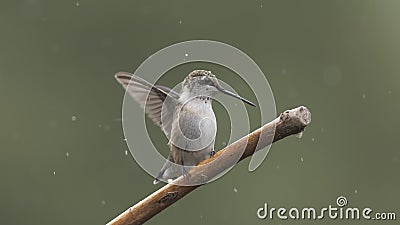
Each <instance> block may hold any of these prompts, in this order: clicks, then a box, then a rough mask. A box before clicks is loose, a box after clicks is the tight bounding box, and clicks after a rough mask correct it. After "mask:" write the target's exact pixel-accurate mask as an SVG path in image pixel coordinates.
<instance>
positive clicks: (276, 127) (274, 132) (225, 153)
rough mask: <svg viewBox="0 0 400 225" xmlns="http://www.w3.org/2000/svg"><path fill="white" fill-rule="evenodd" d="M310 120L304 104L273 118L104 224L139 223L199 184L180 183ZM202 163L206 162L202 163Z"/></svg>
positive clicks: (211, 172) (217, 169)
mask: <svg viewBox="0 0 400 225" xmlns="http://www.w3.org/2000/svg"><path fill="white" fill-rule="evenodd" d="M310 122H311V113H310V111H309V110H308V109H307V108H306V107H304V106H300V107H297V108H295V109H291V110H287V111H285V112H283V113H281V115H280V116H279V117H278V118H276V119H275V120H273V121H271V122H269V123H268V124H265V125H264V126H262V127H261V128H259V129H257V130H255V131H254V132H252V133H250V134H248V135H246V136H245V137H243V138H241V139H239V140H238V141H236V142H234V143H232V144H231V145H229V146H227V147H225V148H224V149H222V150H220V151H218V152H217V153H216V154H215V156H214V157H212V158H210V159H207V160H204V161H203V162H201V163H200V164H199V165H198V166H196V167H195V168H193V169H192V170H190V171H189V174H190V177H189V178H183V177H179V178H177V179H176V180H175V181H174V184H167V185H165V186H164V187H162V188H160V189H159V190H157V191H155V192H154V193H153V194H151V195H149V196H148V197H146V198H145V199H143V200H142V201H140V202H138V203H137V204H136V205H134V206H132V207H130V208H129V209H127V210H126V211H124V212H123V213H121V214H120V215H119V216H117V217H116V218H114V219H113V220H112V221H110V222H109V223H108V224H109V225H128V224H129V225H132V224H143V223H144V222H146V221H147V220H149V219H150V218H152V217H153V216H155V215H156V214H158V213H159V212H161V211H162V210H163V209H165V208H167V207H168V206H170V205H172V204H173V203H174V202H176V201H178V200H179V199H181V198H182V197H184V196H185V195H187V194H188V193H190V192H192V191H193V190H195V189H196V188H198V187H199V186H201V185H197V186H181V185H182V184H185V182H195V183H200V182H197V181H201V179H202V180H204V179H207V180H209V179H212V178H213V177H215V176H216V175H218V174H219V173H221V172H222V171H224V170H226V169H229V168H231V167H232V165H234V164H235V163H237V162H238V159H239V161H241V160H243V159H244V158H246V157H249V156H251V155H253V154H254V152H255V151H257V150H259V149H262V148H264V147H266V146H268V145H270V144H272V143H273V142H276V141H279V140H281V139H282V138H285V137H287V136H290V135H293V134H301V132H303V130H304V128H305V127H306V126H307V125H308V124H310ZM243 149H244V151H243ZM205 164H207V165H206V166H204V165H205ZM188 180H189V181H188Z"/></svg>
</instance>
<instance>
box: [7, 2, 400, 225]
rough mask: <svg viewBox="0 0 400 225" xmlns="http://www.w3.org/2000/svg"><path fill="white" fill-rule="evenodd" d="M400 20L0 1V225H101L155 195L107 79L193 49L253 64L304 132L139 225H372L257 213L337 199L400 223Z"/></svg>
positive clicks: (355, 14) (346, 6) (383, 5)
mask: <svg viewBox="0 0 400 225" xmlns="http://www.w3.org/2000/svg"><path fill="white" fill-rule="evenodd" d="M399 11H400V1H394V0H393V1H389V0H387V1H349V0H341V1H318V0H315V1H259V0H257V1H207V0H203V1H144V0H137V1H136V0H135V1H133V0H131V1H128V0H121V1H94V0H90V1H89V0H82V1H51V0H47V1H44V0H25V1H19V0H13V1H7V0H2V1H1V3H0V24H1V26H0V28H1V31H0V32H1V41H0V100H1V103H2V104H1V105H2V107H1V117H0V121H1V131H0V132H1V134H0V143H1V156H0V182H1V184H0V191H1V192H0V202H1V206H0V207H1V208H0V219H1V221H2V222H1V223H2V224H8V225H14V224H32V225H33V224H104V223H106V222H108V221H109V220H111V219H112V218H114V217H115V216H117V215H118V214H119V213H120V212H122V211H124V210H125V209H126V208H128V207H129V206H130V205H133V204H134V203H136V202H138V201H139V200H141V199H142V198H144V197H146V196H147V195H148V194H150V193H152V192H153V191H155V190H156V189H158V188H159V187H160V185H158V186H154V185H153V184H152V180H153V178H152V177H150V176H149V175H147V174H146V173H145V172H144V171H143V170H142V169H141V168H140V167H139V166H138V165H137V163H136V162H135V161H134V160H133V158H132V157H131V156H130V155H125V150H126V149H127V147H126V145H125V143H124V141H123V139H124V135H123V131H122V125H121V120H120V119H121V106H122V99H123V94H124V92H123V90H122V88H121V86H120V85H119V84H117V82H116V81H115V80H114V77H113V75H114V73H115V72H117V71H121V70H122V71H134V70H135V69H136V67H137V66H138V65H140V63H141V62H142V61H143V60H145V59H146V58H147V57H148V56H150V55H152V54H153V53H154V52H156V51H158V50H160V49H161V48H164V47H166V46H168V45H171V44H173V43H177V42H181V41H185V40H192V39H211V40H217V41H221V42H225V43H228V44H230V45H233V46H235V47H237V48H239V49H241V50H242V51H244V52H245V53H247V54H248V55H249V56H250V57H252V58H253V59H254V60H255V62H256V63H257V64H258V65H259V66H260V67H261V69H262V70H263V72H264V73H265V74H266V76H267V79H268V80H269V82H270V85H271V87H272V90H273V92H274V96H275V100H276V106H277V112H278V113H280V112H282V111H284V110H286V109H289V108H293V107H296V106H298V105H305V106H307V107H308V108H309V109H310V110H311V112H312V123H311V125H310V126H309V127H308V128H307V129H306V132H305V133H304V136H303V138H302V139H296V138H295V137H289V138H286V139H284V140H282V141H280V142H279V143H276V144H274V145H273V146H272V148H271V150H270V153H269V155H268V157H267V159H266V160H265V161H264V162H263V164H262V166H261V167H259V168H258V169H257V170H256V171H255V172H252V173H249V172H248V171H247V166H248V163H249V160H245V161H244V162H242V163H240V164H239V165H238V166H236V167H235V168H234V169H233V170H232V171H230V172H229V173H228V174H227V175H226V176H224V177H223V178H221V179H219V180H218V181H216V182H214V183H211V184H209V185H207V186H205V187H202V188H199V189H198V190H196V191H195V192H193V193H191V194H190V195H188V196H187V197H185V198H184V199H182V200H181V201H179V202H177V203H176V204H174V205H173V206H172V207H170V208H168V209H166V210H165V211H163V212H162V213H160V214H159V215H157V216H156V217H154V218H153V219H152V220H150V221H149V222H148V224H172V223H174V224H192V225H194V224H245V223H246V224H291V223H296V224H310V223H318V224H338V223H339V224H342V223H348V224H364V223H366V224H373V223H375V222H376V221H365V220H363V221H346V220H343V221H339V220H336V221H335V220H330V219H328V218H326V219H324V220H320V221H309V220H303V221H301V220H300V221H292V220H287V221H284V220H278V219H277V218H276V219H274V220H268V219H267V220H259V219H258V218H257V216H256V211H257V209H258V208H259V207H261V206H262V205H263V204H264V203H265V202H267V203H268V204H270V205H271V206H273V207H281V206H283V207H287V208H290V207H293V206H296V207H299V208H301V207H309V206H314V207H317V208H318V207H326V206H328V205H329V204H331V205H335V201H336V198H337V197H338V196H340V195H343V196H346V197H347V199H348V201H349V205H350V206H355V207H360V208H362V207H371V208H372V209H373V210H374V211H386V212H388V211H393V212H396V213H397V217H398V216H399V214H400V211H399V207H398V205H399V204H398V202H399V200H400V194H399V190H400V189H399V188H400V179H399V171H400V162H399V159H400V154H399V147H398V146H397V141H398V127H399V125H400V123H399V119H398V115H399V114H400V105H399V97H400V61H399V60H400V42H399V40H400V26H399V23H400V13H399ZM193 67H194V66H193ZM211 67H212V66H210V68H211ZM177 69H178V70H179V68H177ZM192 69H196V68H191V66H190V65H185V66H184V67H182V68H181V70H180V71H184V72H185V73H187V72H188V71H190V70H192ZM217 70H221V71H223V69H221V68H219V69H218V68H217ZM171 72H172V71H171ZM216 74H218V73H216ZM185 75H186V74H182V76H185ZM165 81H168V78H167V77H165ZM228 82H229V81H228ZM242 95H244V96H251V95H250V93H242ZM221 115H223V112H220V110H219V111H218V113H217V118H222V117H223V116H221ZM221 121H222V120H221V119H220V120H219V122H221ZM150 131H151V132H152V133H156V132H159V133H158V134H157V133H156V134H155V135H160V133H161V132H160V131H159V130H158V128H156V127H153V128H151V129H150ZM163 141H164V140H163ZM160 143H161V144H160ZM160 143H158V144H159V145H160V146H163V142H160ZM217 146H222V145H221V144H220V143H217ZM164 147H165V145H164ZM162 151H164V153H165V150H162ZM396 222H397V223H398V219H397V221H386V222H385V221H379V222H376V224H397V223H396Z"/></svg>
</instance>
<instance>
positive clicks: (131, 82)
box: [115, 70, 255, 184]
mask: <svg viewBox="0 0 400 225" xmlns="http://www.w3.org/2000/svg"><path fill="white" fill-rule="evenodd" d="M115 78H116V79H117V81H118V82H119V83H120V84H121V85H122V86H123V87H124V88H125V89H126V91H127V92H128V93H129V95H130V96H131V97H133V99H134V100H136V101H137V102H138V103H139V104H140V106H141V107H142V108H144V109H145V112H146V114H147V116H148V117H149V118H150V119H151V120H153V122H154V123H155V124H156V125H158V126H159V127H161V129H162V131H163V132H164V134H165V135H166V136H167V137H168V140H169V142H168V145H169V148H170V152H169V156H168V159H167V160H166V162H165V164H164V166H163V167H162V168H161V170H160V172H159V173H158V175H157V177H156V178H155V180H154V182H153V183H154V184H156V183H158V182H159V181H160V180H162V181H167V182H171V181H172V180H174V179H176V178H177V177H180V176H181V175H183V176H188V170H187V169H186V168H190V167H193V166H196V165H197V164H198V163H199V162H201V161H203V160H205V159H208V158H210V157H212V156H213V155H214V154H215V151H214V143H215V136H216V132H217V125H216V124H217V123H216V117H215V114H214V111H213V108H212V104H211V103H212V97H213V96H214V95H216V94H218V93H223V94H226V95H229V96H232V97H234V98H237V99H239V100H241V101H243V102H245V103H247V104H249V105H251V106H255V104H254V103H252V102H250V101H249V100H247V99H245V98H243V97H241V96H239V95H237V94H235V93H233V92H230V91H228V90H226V89H225V88H223V87H222V86H221V85H220V83H219V82H218V79H217V78H216V76H215V75H214V74H213V73H212V72H211V71H207V70H194V71H192V72H190V73H189V75H188V76H187V77H186V78H185V79H184V80H183V82H182V88H181V91H180V92H179V93H178V92H176V91H174V90H172V89H171V88H168V87H165V86H160V85H153V84H151V83H149V82H147V81H146V80H144V79H142V78H140V77H138V76H136V75H134V74H131V73H128V72H118V73H116V74H115Z"/></svg>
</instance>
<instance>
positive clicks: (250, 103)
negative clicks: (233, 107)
mask: <svg viewBox="0 0 400 225" xmlns="http://www.w3.org/2000/svg"><path fill="white" fill-rule="evenodd" d="M218 86H219V85H218ZM217 89H218V90H219V91H220V92H222V93H224V94H226V95H229V96H232V97H234V98H237V99H239V100H242V101H243V102H245V103H247V104H249V105H251V106H254V107H256V105H255V104H254V103H252V102H251V101H249V100H247V99H245V98H242V97H240V96H239V95H237V94H235V93H232V92H230V91H228V90H226V89H224V88H222V87H221V86H219V87H217Z"/></svg>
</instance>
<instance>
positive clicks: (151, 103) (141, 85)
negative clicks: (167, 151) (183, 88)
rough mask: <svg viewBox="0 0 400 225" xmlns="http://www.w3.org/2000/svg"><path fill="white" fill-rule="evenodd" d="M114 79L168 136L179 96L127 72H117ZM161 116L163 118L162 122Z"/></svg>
mask: <svg viewBox="0 0 400 225" xmlns="http://www.w3.org/2000/svg"><path fill="white" fill-rule="evenodd" d="M115 78H116V79H117V81H118V82H119V83H120V84H121V85H122V86H123V87H124V88H125V89H126V91H127V92H128V93H129V95H130V96H132V97H133V99H135V100H136V101H137V102H138V103H139V104H140V106H142V107H143V108H144V109H145V111H146V114H147V115H148V117H149V118H150V119H152V120H153V121H154V123H155V124H156V125H158V126H160V127H161V129H162V130H163V131H164V133H165V134H166V135H167V136H169V134H170V132H171V127H172V117H173V112H174V109H175V104H176V101H177V100H178V99H179V94H178V93H177V92H175V91H174V90H172V89H170V88H168V87H164V86H159V85H152V84H151V83H149V82H147V81H145V80H144V79H142V78H140V77H138V76H136V75H133V74H130V73H127V72H118V73H117V74H115ZM166 99H168V101H166ZM164 103H165V104H164ZM163 104H164V106H163ZM163 107H164V109H163ZM161 116H162V117H163V119H162V121H161ZM163 122H164V124H163Z"/></svg>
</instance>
